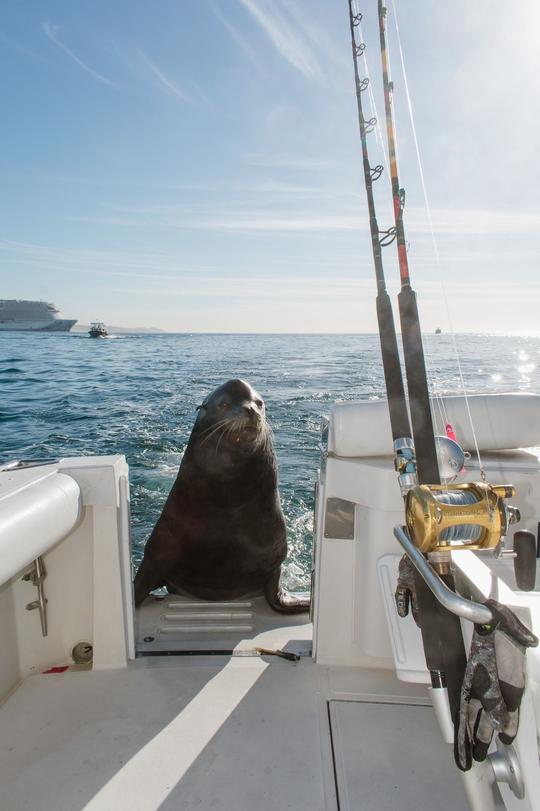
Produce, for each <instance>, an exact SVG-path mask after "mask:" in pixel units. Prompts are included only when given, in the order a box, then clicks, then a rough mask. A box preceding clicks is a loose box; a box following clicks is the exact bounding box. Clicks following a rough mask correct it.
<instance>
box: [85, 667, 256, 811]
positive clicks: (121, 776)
mask: <svg viewBox="0 0 540 811" xmlns="http://www.w3.org/2000/svg"><path fill="white" fill-rule="evenodd" d="M267 667H268V663H266V662H264V661H263V660H262V659H247V658H246V659H231V661H229V662H228V664H227V665H226V666H225V667H224V668H223V670H220V671H219V673H217V675H216V676H214V678H213V679H211V680H210V681H209V682H208V683H207V684H205V686H204V687H203V689H202V690H201V691H200V692H199V693H198V694H197V695H196V696H195V697H194V698H193V699H192V700H191V701H190V702H189V704H187V706H186V707H184V709H183V710H182V711H181V712H180V713H179V715H177V716H176V718H174V719H173V720H172V721H171V722H170V723H169V724H168V725H167V726H166V727H164V728H163V729H162V730H161V731H160V732H159V733H158V734H157V735H155V736H154V738H152V739H151V740H150V741H148V743H146V744H145V745H144V746H143V747H142V749H140V750H139V751H138V752H137V753H136V754H135V755H133V757H132V758H131V760H129V761H128V762H127V763H126V764H125V765H124V766H123V767H122V768H121V769H120V770H119V771H118V772H117V773H116V774H115V775H114V776H113V777H112V778H111V779H110V780H109V782H108V783H106V784H105V785H104V786H103V788H101V789H100V790H99V791H98V793H97V794H95V795H94V797H93V798H92V799H91V800H90V802H88V803H87V804H86V805H85V806H84V809H82V811H104V809H114V811H124V809H125V811H128V809H129V811H157V809H159V807H160V806H161V804H162V803H163V802H164V800H165V799H166V798H167V797H168V795H169V794H170V793H171V791H172V790H173V789H174V788H175V786H176V785H177V784H178V782H179V781H180V780H181V779H182V777H183V776H184V774H185V773H186V772H187V771H188V769H189V768H190V767H191V766H192V764H193V763H194V762H195V760H196V759H197V758H198V756H199V755H200V754H201V752H202V751H203V749H204V748H205V747H206V746H207V745H208V743H209V742H210V741H211V740H212V738H213V736H214V735H215V734H216V732H217V731H218V730H219V729H220V727H221V726H222V725H223V724H224V723H225V721H226V720H227V718H228V717H229V716H230V715H231V713H232V712H233V711H234V710H235V709H236V707H237V706H238V704H240V702H241V701H242V699H243V698H244V697H245V695H246V694H247V693H248V692H249V691H250V690H251V688H252V687H253V685H254V684H255V683H256V682H257V680H258V679H259V678H260V676H262V674H263V673H264V671H265V670H266V668H267Z"/></svg>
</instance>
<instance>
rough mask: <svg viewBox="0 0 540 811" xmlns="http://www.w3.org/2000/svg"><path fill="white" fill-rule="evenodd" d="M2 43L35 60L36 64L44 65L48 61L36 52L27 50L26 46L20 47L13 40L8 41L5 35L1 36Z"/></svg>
mask: <svg viewBox="0 0 540 811" xmlns="http://www.w3.org/2000/svg"><path fill="white" fill-rule="evenodd" d="M0 42H3V43H4V44H5V45H7V46H8V47H9V48H13V49H14V50H16V51H19V53H22V54H24V55H25V56H28V57H29V58H30V59H33V60H35V61H36V62H42V63H43V62H46V61H47V60H46V59H44V58H43V57H42V56H40V55H39V54H37V53H35V52H34V51H31V50H30V48H26V47H25V46H24V45H20V44H19V43H18V42H15V41H14V40H12V39H8V38H7V37H6V36H4V34H0Z"/></svg>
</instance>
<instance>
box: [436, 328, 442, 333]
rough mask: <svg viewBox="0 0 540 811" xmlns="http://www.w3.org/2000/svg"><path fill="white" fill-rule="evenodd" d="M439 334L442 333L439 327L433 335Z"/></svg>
mask: <svg viewBox="0 0 540 811" xmlns="http://www.w3.org/2000/svg"><path fill="white" fill-rule="evenodd" d="M441 332H442V329H441V328H440V327H437V329H436V330H435V335H440V334H441Z"/></svg>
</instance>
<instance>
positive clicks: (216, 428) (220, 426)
mask: <svg viewBox="0 0 540 811" xmlns="http://www.w3.org/2000/svg"><path fill="white" fill-rule="evenodd" d="M229 422H230V420H221V422H219V423H217V425H211V426H210V428H207V429H206V430H205V431H202V433H201V436H202V437H204V438H203V439H202V440H201V445H204V443H205V442H208V440H209V439H212V437H213V436H215V434H217V433H219V432H220V431H221V432H222V433H224V432H225V430H226V427H227V424H228V423H229ZM205 434H206V436H204V435H205Z"/></svg>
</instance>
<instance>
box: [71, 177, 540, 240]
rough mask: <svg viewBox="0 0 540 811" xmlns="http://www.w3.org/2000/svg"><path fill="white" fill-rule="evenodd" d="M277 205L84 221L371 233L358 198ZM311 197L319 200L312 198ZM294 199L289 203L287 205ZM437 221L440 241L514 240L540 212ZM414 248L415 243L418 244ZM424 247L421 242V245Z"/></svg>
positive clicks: (412, 222)
mask: <svg viewBox="0 0 540 811" xmlns="http://www.w3.org/2000/svg"><path fill="white" fill-rule="evenodd" d="M284 191H285V190H284V189H282V190H281V192H282V194H281V198H282V199H279V200H277V201H272V205H266V206H260V205H257V203H256V202H254V201H252V200H251V199H249V200H244V201H242V202H241V203H237V205H236V207H232V206H231V205H230V204H229V205H227V207H226V208H225V207H223V206H219V207H215V208H214V209H213V210H210V209H209V208H208V206H206V205H205V206H203V205H202V204H200V205H199V206H195V205H193V204H192V203H190V204H187V203H183V204H172V205H171V204H156V205H150V206H139V207H119V208H116V209H115V210H112V211H111V213H110V214H108V215H107V214H106V215H104V216H100V215H97V216H95V217H84V218H79V219H83V220H84V221H88V222H97V223H101V224H104V225H121V226H132V227H140V226H141V225H145V226H154V227H161V228H174V229H182V230H189V229H193V230H208V231H221V232H224V233H227V232H228V233H233V232H237V233H254V234H255V233H271V232H277V233H283V234H286V233H292V232H304V233H311V232H327V233H332V232H333V233H340V232H356V233H359V232H367V231H368V223H367V221H366V216H365V204H364V203H363V202H361V201H360V200H358V199H357V198H356V196H355V195H349V196H348V195H346V194H345V193H339V192H335V193H332V192H331V191H327V192H325V193H324V196H326V197H328V196H330V197H331V199H332V200H333V201H334V202H333V204H332V206H331V207H329V206H324V209H322V208H321V206H320V205H319V203H320V201H321V197H322V196H323V195H321V194H319V193H316V195H315V196H316V204H312V203H311V202H310V203H307V204H306V203H305V202H303V204H302V205H301V206H300V205H296V204H294V205H293V203H296V202H297V201H298V202H300V201H301V200H302V198H301V197H299V196H296V195H293V196H291V195H290V194H286V195H285V196H283V193H284ZM305 196H306V197H313V194H312V193H307V194H306V195H305ZM287 200H289V204H287ZM391 222H392V213H391V211H390V209H389V208H383V209H381V210H380V212H379V223H380V224H381V226H382V225H383V224H385V223H386V224H388V225H389V224H390V223H391ZM432 222H433V226H434V230H435V233H436V234H437V235H438V236H439V237H460V238H461V237H464V236H467V237H475V236H482V235H489V236H492V237H494V238H501V237H502V238H504V237H505V236H510V235H523V236H524V237H525V236H526V235H527V234H531V233H533V232H534V231H535V230H538V229H539V228H540V212H527V213H525V212H515V211H493V210H491V211H490V210H468V209H463V210H461V209H455V210H454V209H435V210H433V211H432ZM407 233H408V236H409V237H410V238H411V239H413V237H414V238H415V239H416V240H419V239H421V238H426V237H427V236H428V235H429V234H430V224H429V221H428V219H427V216H426V213H425V210H424V209H422V208H414V207H410V208H408V210H407ZM413 244H414V241H413ZM417 244H418V243H417Z"/></svg>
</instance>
